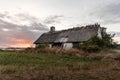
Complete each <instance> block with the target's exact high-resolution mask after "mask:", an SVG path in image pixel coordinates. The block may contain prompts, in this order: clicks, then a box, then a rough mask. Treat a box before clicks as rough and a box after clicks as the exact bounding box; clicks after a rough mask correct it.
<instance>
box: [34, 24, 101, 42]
mask: <svg viewBox="0 0 120 80" xmlns="http://www.w3.org/2000/svg"><path fill="white" fill-rule="evenodd" d="M99 28H100V25H87V26H85V27H76V28H71V29H68V30H62V31H55V32H48V33H44V34H42V35H41V36H40V37H39V38H38V39H37V40H36V41H35V42H34V43H35V44H42V43H64V42H67V43H68V42H81V41H87V40H89V39H90V38H91V37H92V36H95V35H97V33H98V29H99Z"/></svg>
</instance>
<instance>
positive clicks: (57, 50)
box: [23, 48, 85, 56]
mask: <svg viewBox="0 0 120 80" xmlns="http://www.w3.org/2000/svg"><path fill="white" fill-rule="evenodd" d="M23 53H44V54H45V53H47V54H62V55H70V56H81V55H84V53H85V52H84V51H82V50H78V49H63V48H43V49H26V50H24V51H23Z"/></svg>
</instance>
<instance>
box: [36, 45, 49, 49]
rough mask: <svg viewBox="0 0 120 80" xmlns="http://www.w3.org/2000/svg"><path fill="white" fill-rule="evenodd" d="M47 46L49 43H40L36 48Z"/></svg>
mask: <svg viewBox="0 0 120 80" xmlns="http://www.w3.org/2000/svg"><path fill="white" fill-rule="evenodd" d="M46 47H49V45H48V44H39V45H37V46H36V48H46Z"/></svg>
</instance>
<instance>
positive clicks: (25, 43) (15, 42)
mask: <svg viewBox="0 0 120 80" xmlns="http://www.w3.org/2000/svg"><path fill="white" fill-rule="evenodd" d="M7 39H8V40H10V41H11V42H12V44H11V45H9V47H15V48H16V47H19V48H27V47H35V45H34V44H33V42H32V41H30V40H28V39H26V38H23V39H18V38H15V37H8V38H7Z"/></svg>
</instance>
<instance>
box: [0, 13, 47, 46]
mask: <svg viewBox="0 0 120 80" xmlns="http://www.w3.org/2000/svg"><path fill="white" fill-rule="evenodd" d="M0 15H1V14H0ZM3 15H4V17H3V16H0V37H1V38H0V47H11V46H12V47H22V46H23V47H28V46H31V45H32V43H33V42H34V41H35V40H36V39H37V38H38V37H39V36H40V34H42V33H43V32H46V31H48V27H47V26H45V25H43V24H42V23H40V22H39V21H37V18H35V17H33V16H30V15H26V14H25V15H24V14H16V15H13V16H14V17H17V19H18V20H20V21H21V20H22V21H23V22H24V21H28V22H29V25H27V24H24V25H22V24H19V21H18V23H15V22H12V21H14V20H13V16H9V17H8V15H7V14H3ZM5 15H6V16H5ZM6 18H8V19H9V20H11V21H7V19H6Z"/></svg>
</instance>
